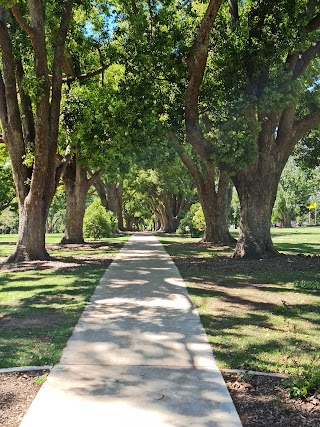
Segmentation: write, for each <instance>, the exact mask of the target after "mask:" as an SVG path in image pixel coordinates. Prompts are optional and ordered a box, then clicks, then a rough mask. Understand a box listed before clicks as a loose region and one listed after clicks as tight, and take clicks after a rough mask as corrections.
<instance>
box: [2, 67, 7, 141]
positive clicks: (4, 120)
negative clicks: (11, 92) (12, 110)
mask: <svg viewBox="0 0 320 427" xmlns="http://www.w3.org/2000/svg"><path fill="white" fill-rule="evenodd" d="M0 120H1V123H2V127H6V125H7V124H8V112H7V102H6V90H5V86H4V82H3V77H2V73H1V71H0ZM1 138H2V136H1Z"/></svg>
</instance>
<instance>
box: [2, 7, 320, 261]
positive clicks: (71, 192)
mask: <svg viewBox="0 0 320 427" xmlns="http://www.w3.org/2000/svg"><path fill="white" fill-rule="evenodd" d="M84 3H85V4H81V5H79V4H78V3H77V2H73V1H72V0H64V1H61V2H53V1H47V2H42V1H38V0H29V1H28V2H27V4H20V3H18V2H15V1H1V3H0V48H1V54H2V64H1V73H0V119H1V126H2V138H3V141H4V143H5V145H6V147H7V150H8V152H9V155H10V159H11V165H12V171H13V177H14V183H15V188H16V194H17V199H18V205H19V237H18V243H17V246H16V249H15V251H14V253H13V254H12V255H11V256H10V258H9V262H17V261H22V260H24V259H30V260H45V259H48V258H49V255H48V253H47V251H46V248H45V239H44V236H45V224H46V219H47V216H48V211H49V207H50V204H51V202H52V199H53V196H54V194H55V191H56V188H57V185H58V183H59V181H60V178H61V177H63V181H64V184H65V188H66V195H67V200H68V202H67V206H68V209H67V223H68V226H67V230H69V231H70V235H68V233H67V234H66V236H65V239H64V241H65V242H75V241H77V242H78V241H81V240H83V236H82V234H81V233H80V234H79V228H78V229H77V230H76V225H77V223H78V222H79V218H80V220H81V221H82V219H83V213H84V206H85V196H86V194H87V191H88V189H89V188H90V186H91V185H93V184H96V187H97V189H99V188H100V189H101V182H102V181H101V180H100V181H98V178H99V176H100V175H101V167H99V165H101V163H103V162H102V158H101V144H100V143H99V144H97V146H95V145H94V144H95V141H96V139H97V135H99V138H100V139H99V141H101V140H103V139H104V140H107V141H108V144H106V146H107V148H108V149H107V150H106V152H104V153H105V154H104V155H105V156H108V155H110V156H111V154H110V153H111V152H112V153H113V154H114V158H119V157H121V156H120V154H119V152H121V149H120V148H119V147H120V146H121V141H123V140H126V143H127V144H131V152H135V151H136V148H137V147H136V145H135V143H136V142H137V140H139V139H140V141H142V145H144V144H143V142H144V141H145V138H146V137H147V135H148V138H149V139H150V141H152V140H154V141H156V143H158V142H159V138H162V140H163V141H165V143H164V145H163V147H169V148H168V149H169V150H170V149H171V150H172V149H174V150H176V152H177V153H178V154H179V156H180V158H181V160H182V161H183V163H184V164H185V166H186V167H187V169H188V171H189V173H190V175H191V176H192V177H193V179H194V182H195V185H196V188H197V191H198V197H199V201H200V203H201V205H202V208H203V212H204V216H205V220H206V234H205V241H208V242H212V243H218V244H221V243H223V244H230V243H232V241H233V239H232V237H231V236H230V233H229V231H228V227H227V210H228V190H229V188H230V182H231V181H232V182H233V183H234V185H235V187H236V189H237V192H238V195H239V199H240V209H241V224H240V235H239V240H238V242H237V246H236V250H235V253H234V256H236V257H253V258H257V257H262V256H268V255H275V254H276V250H275V249H274V247H273V244H272V240H271V235H270V227H269V225H270V217H271V212H272V208H273V205H274V202H275V198H276V192H277V186H278V183H279V179H280V176H281V173H282V170H283V168H284V166H285V164H286V162H287V160H288V158H289V156H290V154H291V153H292V151H293V149H294V147H295V146H296V145H297V143H298V142H299V141H301V140H302V139H303V138H305V137H307V136H308V134H309V132H310V131H311V130H312V129H314V128H316V127H317V126H319V123H320V108H319V90H318V86H319V58H318V54H319V51H320V42H319V26H320V11H319V7H318V6H319V5H318V2H316V1H314V0H294V1H289V0H281V1H277V2H273V1H270V2H261V1H256V0H246V1H244V2H238V1H237V0H228V1H226V2H222V0H210V1H209V2H208V3H207V4H204V3H203V2H193V3H190V4H186V5H185V4H180V2H178V1H169V2H166V4H162V3H161V4H160V3H159V2H152V3H151V2H147V1H141V2H139V3H138V2H135V1H132V2H130V3H128V4H127V3H126V2H125V3H123V2H113V4H112V6H110V5H109V4H108V3H107V2H103V1H98V2H90V1H89V0H88V1H86V2H84ZM93 3H94V4H93ZM101 22H104V24H102V25H101ZM91 27H92V28H91ZM88 28H89V29H88ZM90 28H91V29H90ZM97 34H98V35H97ZM93 51H95V52H96V53H95V54H93V53H92V52H93ZM81 55H82V56H81ZM90 64H91V67H92V64H94V65H97V67H96V68H95V69H92V68H91V69H90ZM106 64H107V65H106ZM112 64H113V65H116V67H118V68H114V69H113V70H117V71H116V72H114V76H115V75H117V76H118V77H117V78H118V80H117V79H116V78H115V77H113V79H114V82H116V83H114V82H113V83H112V84H110V83H109V82H108V81H107V82H106V80H108V76H107V77H106V76H105V74H104V71H105V70H106V69H107V68H108V67H111V65H112ZM117 64H118V65H117ZM83 66H85V68H86V69H87V70H88V71H86V72H85V73H81V68H82V67H83ZM121 67H122V68H121ZM100 73H101V76H102V77H101V80H99V82H100V83H98V81H97V80H94V79H93V80H92V82H91V83H90V86H89V85H88V86H87V89H86V90H87V92H90V95H89V96H87V97H88V98H92V99H93V101H92V105H95V106H96V105H99V107H100V110H99V115H100V116H101V117H102V111H104V113H105V116H104V118H103V119H101V120H96V117H95V116H94V115H92V113H91V122H92V126H90V132H91V134H89V133H88V132H87V130H86V129H83V130H82V133H81V135H82V136H85V139H86V140H85V144H86V147H87V148H83V147H82V146H81V141H80V139H81V138H79V133H78V140H77V142H76V143H74V140H72V138H71V137H70V135H71V134H72V135H76V134H77V132H76V131H75V129H76V128H77V126H78V122H82V121H84V122H85V123H88V120H87V121H85V120H84V118H85V117H84V116H83V114H84V112H83V111H82V109H81V108H78V112H77V113H75V111H76V109H73V110H72V111H71V112H70V111H69V112H67V111H65V112H64V126H63V128H64V130H63V132H64V134H65V135H64V141H65V146H64V148H65V152H64V155H61V149H59V137H60V135H61V132H62V131H61V103H62V101H63V97H64V96H66V97H68V96H69V95H68V93H69V91H70V92H72V90H74V89H73V88H76V89H75V91H74V92H73V93H77V92H76V90H78V91H79V93H80V92H81V90H83V88H81V85H83V84H84V82H85V81H86V80H88V79H89V78H90V77H92V78H93V77H94V76H97V75H98V74H100ZM121 75H122V79H121V77H120V76H121ZM120 80H121V81H120ZM64 87H66V88H67V89H66V90H63V88H64ZM111 87H112V88H113V89H112V90H111V89H110V88H111ZM115 93H117V94H118V97H116V96H114V94H115ZM64 94H66V95H64ZM104 98H105V99H104ZM103 100H104V101H105V102H103ZM106 100H108V105H107V104H106ZM88 103H89V101H88ZM74 104H77V100H76V101H74ZM89 104H90V103H89ZM89 104H87V105H89ZM111 107H112V108H113V110H112V108H111ZM80 110H81V111H80ZM83 110H84V111H85V109H83ZM106 110H107V112H106ZM111 110H112V111H111ZM94 114H95V113H94ZM97 114H98V113H97ZM87 115H90V113H87ZM100 116H99V117H100ZM108 127H109V128H110V129H109V128H108ZM107 128H108V132H107V131H106V129H107ZM86 132H87V133H86ZM156 135H157V136H156ZM73 138H74V136H73ZM110 141H111V143H110ZM90 144H92V145H91V146H90ZM110 144H111V145H110ZM112 144H113V145H112ZM111 146H112V149H111ZM128 146H129V145H127V146H126V147H127V148H128ZM88 147H89V148H88ZM145 148H146V147H145V146H144V149H145ZM117 150H118V151H117ZM83 151H86V155H83V154H82V152H83ZM58 153H60V154H58ZM115 153H116V154H115ZM81 155H82V156H83V157H82V158H81ZM126 156H127V153H123V150H122V166H123V167H129V166H132V165H133V164H134V162H135V161H136V160H137V156H134V155H131V157H130V160H128V161H126ZM84 158H86V159H87V162H88V163H87V164H85V163H84V160H83V159H84ZM89 159H91V160H90V161H89ZM94 159H96V160H94ZM97 159H98V160H97ZM90 162H91V163H90ZM125 164H126V165H127V166H124V165H125ZM128 165H129V166H128ZM88 170H90V171H93V172H91V174H90V177H89V178H88V177H87V175H88ZM77 186H78V187H77ZM149 203H151V202H150V201H149ZM166 203H167V201H166V200H165V198H164V196H163V203H162V204H163V205H165V204H166ZM150 208H151V209H154V211H155V212H157V214H158V216H159V218H161V219H162V221H163V222H165V221H167V220H168V221H169V220H170V221H172V218H170V219H165V215H164V213H163V212H161V211H158V210H157V209H156V207H154V206H153V207H151V205H150ZM119 209H120V208H119V207H114V210H115V212H118V211H119ZM168 211H169V210H168ZM75 212H78V214H77V215H74V216H73V214H72V213H75ZM118 213H119V212H118ZM75 217H77V220H76V221H75ZM120 217H121V215H120ZM81 221H80V223H81ZM72 227H74V228H75V230H74V231H72ZM77 233H78V236H75V235H76V234H77ZM74 236H75V239H74Z"/></svg>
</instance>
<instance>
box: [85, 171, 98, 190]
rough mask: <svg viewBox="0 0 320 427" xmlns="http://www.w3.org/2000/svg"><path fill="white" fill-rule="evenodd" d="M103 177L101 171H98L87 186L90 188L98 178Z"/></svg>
mask: <svg viewBox="0 0 320 427" xmlns="http://www.w3.org/2000/svg"><path fill="white" fill-rule="evenodd" d="M100 175H101V171H100V170H99V171H96V172H95V173H94V174H93V175H92V176H90V178H89V179H88V181H87V184H88V186H89V187H91V185H93V184H94V182H95V181H96V180H97V178H98V177H99V176H100Z"/></svg>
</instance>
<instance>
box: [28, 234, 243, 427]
mask: <svg viewBox="0 0 320 427" xmlns="http://www.w3.org/2000/svg"><path fill="white" fill-rule="evenodd" d="M40 426H41V427H43V426H46V427H84V426H86V427H106V426H108V427H120V426H121V427H128V426H133V427H135V426H137V427H160V426H162V427H164V426H175V427H188V426H190V427H209V426H210V427H240V426H241V422H240V420H239V417H238V414H237V412H236V410H235V408H234V405H233V403H232V400H231V398H230V395H229V393H228V390H227V387H226V385H225V383H224V381H223V378H222V376H221V374H220V371H219V370H218V369H217V367H216V365H215V363H214V360H213V357H212V353H211V350H210V347H209V344H208V341H207V337H206V335H205V333H204V330H203V328H202V326H201V324H200V320H199V316H198V313H197V311H196V309H195V307H194V306H193V305H192V303H191V301H190V298H189V296H188V293H187V291H186V287H185V284H184V282H183V280H182V279H181V276H180V274H179V272H178V270H177V268H176V266H175V265H174V263H173V262H172V260H171V258H170V257H169V255H168V254H167V253H166V252H165V250H164V249H163V246H162V245H161V244H160V243H159V242H158V241H157V239H156V238H155V237H153V236H150V235H136V236H134V237H132V238H131V239H130V240H129V242H128V243H127V244H126V245H125V246H124V248H123V249H122V250H121V252H120V253H119V254H118V256H117V257H116V259H115V260H114V262H113V263H112V264H111V266H110V267H109V269H108V270H107V271H106V273H105V275H104V276H103V278H102V279H101V281H100V284H99V285H98V287H97V288H96V291H95V293H94V295H93V296H92V298H91V300H90V302H89V303H88V305H87V308H86V309H85V311H84V312H83V314H82V316H81V318H80V319H79V322H78V324H77V326H76V328H75V331H74V333H73V335H72V337H71V338H70V340H69V342H68V344H67V346H66V348H65V350H64V352H63V355H62V358H61V361H60V363H59V364H58V365H56V366H55V367H54V368H53V370H52V371H51V373H50V375H49V378H48V380H47V382H46V383H45V384H44V386H43V387H42V388H41V390H40V392H39V393H38V395H37V397H36V399H35V400H34V402H33V404H32V405H31V407H30V409H29V411H28V413H27V415H26V416H25V418H24V419H23V421H22V424H21V427H40Z"/></svg>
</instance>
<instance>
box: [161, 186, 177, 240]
mask: <svg viewBox="0 0 320 427" xmlns="http://www.w3.org/2000/svg"><path fill="white" fill-rule="evenodd" d="M161 203H162V205H161V216H162V225H161V231H163V232H164V233H175V232H176V231H177V228H178V224H179V222H178V220H177V218H176V217H175V216H174V214H173V206H172V204H170V202H169V200H168V195H167V194H166V193H163V194H162V195H161Z"/></svg>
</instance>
